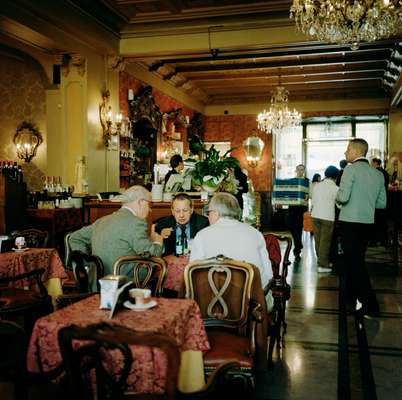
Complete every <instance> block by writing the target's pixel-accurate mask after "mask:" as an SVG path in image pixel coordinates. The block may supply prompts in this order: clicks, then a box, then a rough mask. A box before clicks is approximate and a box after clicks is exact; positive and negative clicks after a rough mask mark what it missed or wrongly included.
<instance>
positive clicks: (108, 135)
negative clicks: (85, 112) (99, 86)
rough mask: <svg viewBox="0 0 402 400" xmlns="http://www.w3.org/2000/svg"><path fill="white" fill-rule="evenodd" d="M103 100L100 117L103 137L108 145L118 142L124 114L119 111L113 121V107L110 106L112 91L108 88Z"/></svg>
mask: <svg viewBox="0 0 402 400" xmlns="http://www.w3.org/2000/svg"><path fill="white" fill-rule="evenodd" d="M102 98H103V101H102V103H101V104H99V119H100V123H101V126H102V137H103V142H104V144H105V146H106V147H109V146H111V145H112V144H113V143H117V138H118V136H119V135H120V133H121V128H122V119H123V116H122V115H121V114H120V113H119V114H117V115H116V117H115V120H114V121H113V114H112V107H111V106H110V103H109V102H110V92H109V90H106V91H105V92H103V94H102Z"/></svg>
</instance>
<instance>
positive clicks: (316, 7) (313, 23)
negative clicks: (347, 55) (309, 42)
mask: <svg viewBox="0 0 402 400" xmlns="http://www.w3.org/2000/svg"><path fill="white" fill-rule="evenodd" d="M401 16H402V7H401V2H400V1H399V0H354V1H351V0H326V1H321V0H293V5H292V7H291V8H290V18H294V19H295V21H296V26H297V28H298V29H299V30H300V31H301V32H303V33H304V34H306V35H307V36H310V37H311V38H313V39H317V40H321V41H323V42H330V43H337V44H342V45H345V44H347V45H349V46H350V48H351V49H352V50H357V49H358V48H359V46H360V43H361V42H375V41H376V40H379V39H385V38H388V37H390V36H393V35H396V34H397V33H398V31H399V28H400V19H401Z"/></svg>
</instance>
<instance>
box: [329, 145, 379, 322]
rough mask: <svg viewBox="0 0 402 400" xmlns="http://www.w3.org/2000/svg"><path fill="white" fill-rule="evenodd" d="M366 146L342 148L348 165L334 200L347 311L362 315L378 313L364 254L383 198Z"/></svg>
mask: <svg viewBox="0 0 402 400" xmlns="http://www.w3.org/2000/svg"><path fill="white" fill-rule="evenodd" d="M367 150H368V144H367V142H366V141H365V140H363V139H353V140H351V141H350V142H349V145H348V147H347V149H346V152H345V156H346V160H347V161H348V162H349V163H351V164H350V165H348V166H347V167H346V168H345V170H344V172H343V175H342V180H341V183H340V187H339V191H338V194H337V197H336V200H337V202H338V203H339V204H340V205H341V212H340V215H339V224H340V234H341V240H342V246H343V251H344V257H345V267H346V288H347V302H348V308H349V310H350V311H352V310H359V309H360V308H361V309H362V310H361V311H362V313H363V315H372V314H376V313H378V312H379V306H378V302H377V298H376V295H375V293H374V290H373V288H372V286H371V283H370V277H369V274H368V271H367V267H366V264H365V254H366V249H367V243H368V240H369V235H370V232H371V231H372V225H373V224H374V212H375V209H376V208H385V206H386V203H387V197H386V193H385V188H384V177H383V175H382V174H381V172H379V171H377V170H376V169H374V168H371V167H370V165H369V162H368V160H367V158H366V154H367Z"/></svg>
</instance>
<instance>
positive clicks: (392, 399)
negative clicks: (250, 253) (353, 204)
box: [257, 234, 402, 400]
mask: <svg viewBox="0 0 402 400" xmlns="http://www.w3.org/2000/svg"><path fill="white" fill-rule="evenodd" d="M303 239H304V249H303V257H302V260H301V261H300V262H299V263H293V264H292V266H291V268H290V272H289V283H290V284H291V286H292V297H291V299H290V300H289V303H288V308H287V314H286V319H287V322H288V330H287V334H286V336H285V343H284V346H283V347H282V348H281V349H276V351H275V354H274V367H273V369H272V370H270V371H268V372H267V373H264V374H262V375H260V376H258V379H257V399H264V400H265V399H266V400H268V399H269V400H282V399H283V400H285V399H291V400H299V399H317V400H327V399H328V400H333V399H340V400H347V399H353V400H355V399H364V400H366V399H378V400H401V399H402V266H399V268H395V266H394V265H393V264H392V257H391V256H390V255H389V252H388V251H387V250H386V249H385V248H383V247H382V248H381V247H376V248H369V249H368V252H367V262H368V267H369V271H370V276H371V280H372V284H373V287H374V288H375V290H376V293H377V298H378V301H379V303H380V308H381V313H380V315H379V317H378V318H376V319H370V320H367V319H364V318H363V319H362V318H356V317H354V316H347V315H346V313H343V312H339V293H340V291H339V284H340V278H339V276H338V274H337V273H335V272H333V273H320V274H318V273H317V268H316V259H315V255H314V250H313V239H312V238H311V237H310V235H308V234H304V238H303Z"/></svg>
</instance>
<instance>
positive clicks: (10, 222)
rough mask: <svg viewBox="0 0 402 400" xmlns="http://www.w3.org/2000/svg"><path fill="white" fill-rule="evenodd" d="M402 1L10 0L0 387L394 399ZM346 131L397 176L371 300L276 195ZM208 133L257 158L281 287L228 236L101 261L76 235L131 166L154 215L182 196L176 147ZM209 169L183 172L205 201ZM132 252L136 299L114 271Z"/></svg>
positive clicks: (3, 77) (329, 159)
mask: <svg viewBox="0 0 402 400" xmlns="http://www.w3.org/2000/svg"><path fill="white" fill-rule="evenodd" d="M401 18H402V6H401V4H400V2H398V1H396V0H374V1H368V0H356V1H354V2H351V1H349V0H337V1H334V0H327V1H318V0H294V1H291V0H275V1H259V0H252V1H247V2H246V1H238V0H221V1H215V0H196V1H185V0H91V1H89V0H59V1H57V2H56V1H51V0H43V1H40V2H36V1H30V0H2V2H1V7H0V88H1V93H2V101H1V102H0V118H1V122H2V123H1V127H0V143H1V146H0V168H1V174H0V251H1V252H0V398H1V399H2V400H3V399H4V400H11V399H16V400H19V399H32V400H35V399H39V398H41V399H47V398H49V399H54V398H60V399H61V398H64V397H65V398H67V399H71V398H74V397H77V396H78V397H77V398H80V399H95V398H97V399H119V398H123V397H129V398H131V397H132V398H168V399H174V398H182V397H184V398H188V399H198V398H206V399H213V398H224V397H225V398H228V397H234V398H244V399H246V398H250V399H251V398H255V399H266V400H268V399H271V400H272V399H277V400H285V399H291V400H297V399H307V398H315V399H319V400H327V399H328V400H330V399H351V398H353V399H365V400H367V399H379V400H382V399H384V400H385V399H386V400H391V399H395V400H397V399H398V400H399V399H401V398H402V376H401V374H400V372H399V371H400V370H401V368H402V361H401V360H402V340H401V335H400V332H401V330H402V278H401V255H402V252H401V243H402V217H401V208H402V195H401V193H402V186H400V182H401V180H402V134H401V130H402V108H401V106H402V74H401V73H402V31H401V22H400V21H401ZM353 138H363V139H365V140H366V141H367V142H368V144H369V151H368V154H367V158H369V159H370V160H371V159H372V158H379V159H381V161H382V163H383V167H384V169H385V170H386V173H387V174H388V176H389V179H390V182H389V186H388V188H387V208H386V212H385V213H384V214H382V215H383V218H384V221H383V223H384V225H383V226H385V227H386V236H385V239H384V240H383V241H382V242H381V243H376V242H375V240H374V243H373V241H371V242H370V243H369V247H368V249H367V252H366V265H367V268H368V271H369V274H370V277H371V282H372V285H373V288H374V290H375V292H376V295H377V299H378V301H379V305H380V313H379V314H378V315H377V316H376V318H371V319H366V318H363V317H362V316H361V315H350V314H348V313H347V312H346V308H345V303H344V300H343V299H344V293H345V284H344V280H343V278H342V274H341V273H340V271H341V268H337V263H339V264H341V263H342V260H343V259H342V254H341V251H338V253H337V255H336V261H335V262H334V268H333V270H332V272H330V273H319V272H318V271H317V257H316V254H315V250H314V236H313V235H312V233H310V232H308V231H303V250H302V253H301V259H300V260H299V259H297V258H296V257H294V254H293V252H292V251H291V250H292V239H291V238H292V237H291V234H290V231H289V227H288V223H287V221H288V218H289V213H288V207H287V205H286V204H285V203H286V202H284V203H283V204H282V203H280V202H278V201H276V200H275V196H274V193H275V185H276V183H277V182H278V180H284V179H290V178H294V177H295V169H296V166H297V165H299V164H303V165H305V169H306V177H307V178H309V179H310V180H311V179H312V177H313V175H314V174H316V173H319V174H321V175H322V176H323V175H324V171H325V169H326V168H327V167H328V166H329V165H334V166H336V167H338V166H339V162H340V161H341V160H342V159H344V158H345V154H344V153H345V150H346V148H347V145H348V142H349V140H351V139H353ZM200 148H202V149H203V150H202V151H200ZM211 148H212V149H216V150H218V151H219V156H220V157H221V160H222V159H224V158H225V157H226V152H228V154H229V153H230V154H231V155H232V156H233V157H235V158H236V159H237V160H238V161H239V163H240V168H241V169H242V171H243V172H244V173H245V174H246V175H247V182H248V192H247V193H244V194H243V197H242V198H243V201H244V206H243V216H242V218H243V221H244V222H245V223H247V224H251V225H253V226H254V227H255V228H257V229H258V230H259V231H261V232H262V234H263V237H264V240H265V243H266V246H267V251H268V254H269V258H270V261H271V264H272V268H273V280H272V281H270V283H269V285H268V286H269V288H268V287H265V288H263V287H262V286H261V279H260V277H259V272H258V269H256V268H255V267H254V266H252V265H250V264H248V263H245V262H243V261H242V260H231V259H228V258H226V257H224V256H225V255H224V254H223V255H218V254H217V257H215V258H214V259H213V260H212V261H211V260H209V261H205V260H204V261H199V262H197V261H195V262H193V263H191V264H190V265H189V266H188V264H189V259H188V256H186V255H182V256H180V257H177V256H166V257H150V256H149V255H146V254H145V255H138V254H137V255H136V256H129V257H128V258H127V257H120V258H119V259H117V260H116V262H115V264H114V266H113V276H112V277H110V275H108V276H106V275H105V274H104V267H103V265H102V259H100V258H99V257H97V255H96V254H90V253H89V254H83V253H80V252H75V251H71V248H70V245H69V239H70V236H71V233H72V232H74V231H77V230H78V229H80V228H82V227H83V226H86V225H90V224H92V223H93V222H95V221H97V220H98V219H100V218H102V217H104V216H106V215H109V214H111V213H113V212H115V211H117V210H118V209H119V208H120V207H121V203H120V202H118V201H114V200H113V197H114V196H117V197H116V199H117V200H118V195H119V194H120V193H123V192H124V191H125V190H126V189H128V188H129V187H131V186H133V185H142V186H145V187H146V188H147V189H149V191H150V192H151V193H152V204H151V211H150V214H149V215H148V219H147V223H148V228H149V229H151V225H152V224H153V223H154V222H155V221H156V220H157V219H158V218H161V217H165V216H167V215H170V213H171V200H172V193H171V192H169V191H166V187H165V189H164V187H163V183H164V176H165V175H166V173H167V172H168V171H169V169H170V166H169V161H170V159H171V157H172V156H173V155H175V154H180V155H181V156H182V158H183V159H184V165H185V174H186V173H187V176H188V175H189V174H190V175H191V173H192V171H193V170H194V168H195V169H196V168H197V163H200V162H202V161H203V159H205V157H206V155H207V154H211ZM212 152H213V150H212ZM224 154H225V156H224ZM186 171H187V172H186ZM193 177H194V175H193ZM202 178H205V177H202ZM212 178H213V177H211V179H212ZM206 179H207V178H205V179H204V183H205V180H206ZM208 179H209V178H208ZM173 187H175V186H173ZM178 187H179V190H185V189H188V188H185V187H184V186H180V185H179V186H178ZM175 188H176V189H177V187H175ZM220 188H221V190H224V189H222V188H223V186H220ZM214 190H215V191H218V190H220V189H219V188H218V187H213V189H211V185H209V186H208V185H206V186H205V187H204V186H203V185H201V184H200V185H199V186H197V187H195V188H194V187H193V185H191V188H190V189H189V190H188V192H189V195H191V197H192V198H193V203H194V211H195V212H196V213H198V214H204V215H207V214H208V199H209V198H210V197H211V195H212V194H213V191H214ZM171 191H173V192H176V191H177V190H173V189H171ZM173 194H174V193H173ZM116 199H115V200H116ZM130 257H131V258H130ZM127 263H129V264H130V265H131V266H132V268H134V275H133V283H132V285H134V286H135V287H136V288H140V289H145V291H142V292H140V295H138V294H137V295H136V296H139V297H140V298H141V301H144V302H145V303H144V304H142V303H140V300H138V297H135V296H134V297H135V299H136V300H135V301H136V304H134V306H133V305H132V304H131V303H130V301H129V300H127V295H128V296H130V294H128V292H127V290H126V291H124V290H123V289H122V286H121V284H122V283H124V282H126V281H124V280H122V279H120V278H119V277H120V276H121V275H122V273H121V272H120V271H121V270H122V268H123V267H122V266H123V265H124V264H125V265H127ZM211 268H215V269H214V271H219V270H220V271H222V270H224V271H229V272H226V277H225V278H217V279H215V278H210V275H208V274H209V273H210V272H208V271H209V270H210V269H211ZM135 271H140V273H136V272H135ZM141 271H142V272H143V271H146V274H145V279H143V277H144V274H143V273H141ZM230 271H232V272H230ZM215 274H218V272H215ZM211 276H212V275H211ZM214 276H217V275H214ZM140 277H141V279H139V278H140ZM231 280H232V281H231ZM122 281H123V282H122ZM130 282H131V278H130ZM201 282H204V283H205V282H208V284H209V287H208V288H206V286H207V285H206V284H202V283H201ZM227 285H229V288H230V289H229V290H228V291H227V290H226V288H227ZM123 286H124V285H123ZM119 288H120V289H121V290H120V291H119ZM112 289H113V296H114V297H113V296H112V297H111V300H110V303H107V301H106V294H105V293H106V291H107V290H112ZM148 289H151V293H149V292H148V291H147V290H148ZM268 289H269V290H271V292H272V295H273V304H272V305H271V307H269V306H268V305H267V304H266V302H265V298H264V295H266V293H267V290H268ZM203 291H204V292H203ZM205 291H206V292H205ZM99 292H100V293H101V295H102V296H100V295H99ZM144 293H145V294H144ZM205 293H208V294H209V296H210V297H209V298H208V296H206V295H205ZM118 295H121V296H122V297H123V296H126V299H125V302H124V304H126V305H127V306H122V305H121V304H120V303H119V301H118V300H119V299H120V297H119V296H118ZM149 295H151V297H149ZM141 296H145V297H141ZM116 299H117V300H116ZM150 299H151V300H150ZM127 302H128V303H127ZM141 304H142V306H141ZM136 307H137V309H136ZM130 308H131V309H130ZM133 310H134V311H133ZM73 342H74V345H73ZM88 343H92V345H88ZM85 344H86V345H85ZM111 348H112V349H113V351H112V352H111V351H110V349H111ZM77 349H80V350H81V352H80V351H77ZM117 353H119V354H117ZM116 354H117V355H116ZM91 363H92V364H91ZM95 369H96V373H94V370H95ZM91 371H92V372H91ZM95 375H96V376H95ZM240 394H241V395H240ZM146 396H148V397H146Z"/></svg>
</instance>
